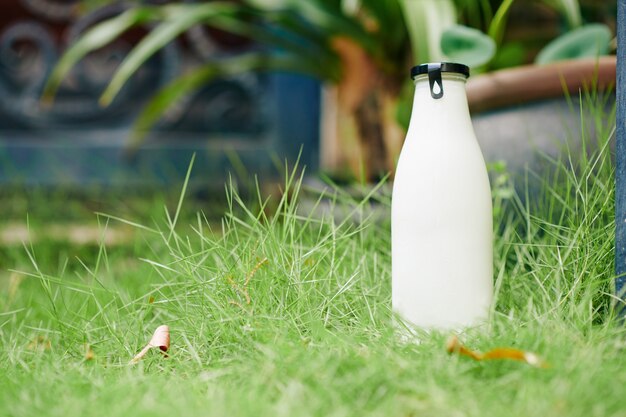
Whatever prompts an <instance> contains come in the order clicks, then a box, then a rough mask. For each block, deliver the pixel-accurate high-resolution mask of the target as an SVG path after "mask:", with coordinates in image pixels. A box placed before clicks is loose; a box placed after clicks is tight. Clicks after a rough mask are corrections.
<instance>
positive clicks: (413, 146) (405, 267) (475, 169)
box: [391, 63, 493, 330]
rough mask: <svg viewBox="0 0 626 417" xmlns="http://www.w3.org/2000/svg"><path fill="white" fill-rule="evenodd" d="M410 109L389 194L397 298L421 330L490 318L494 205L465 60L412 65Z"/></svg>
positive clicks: (400, 308)
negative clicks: (474, 125)
mask: <svg viewBox="0 0 626 417" xmlns="http://www.w3.org/2000/svg"><path fill="white" fill-rule="evenodd" d="M411 77H412V78H413V80H414V83H415V98H414V101H413V113H412V115H411V121H410V125H409V130H408V132H407V137H406V140H405V142H404V145H403V148H402V152H401V154H400V158H399V160H398V165H397V170H396V175H395V181H394V184H393V196H392V215H391V220H392V227H391V236H392V304H393V309H394V311H395V312H397V313H398V314H399V315H400V316H401V317H402V318H403V319H404V320H406V321H407V322H408V323H410V324H412V325H415V326H417V327H419V328H422V329H439V330H446V329H461V328H464V327H468V326H474V325H478V324H480V323H482V322H484V321H485V320H486V319H487V316H488V314H489V310H490V306H491V302H492V292H493V278H492V274H493V271H492V268H493V266H492V258H493V246H492V245H493V243H492V221H493V220H492V203H491V191H490V186H489V178H488V176H487V170H486V167H485V162H484V159H483V156H482V153H481V151H480V148H479V146H478V143H477V141H476V136H475V134H474V130H473V128H472V122H471V119H470V115H469V109H468V105H467V96H466V93H465V82H466V79H467V77H469V68H468V67H466V66H465V65H462V64H454V63H436V64H423V65H419V66H417V67H414V68H413V69H412V70H411Z"/></svg>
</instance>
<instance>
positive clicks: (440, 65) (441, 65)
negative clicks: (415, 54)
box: [411, 62, 470, 78]
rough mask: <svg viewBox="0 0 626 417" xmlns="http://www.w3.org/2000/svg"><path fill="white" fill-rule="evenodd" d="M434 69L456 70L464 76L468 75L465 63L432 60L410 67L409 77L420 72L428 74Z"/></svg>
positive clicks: (442, 70)
mask: <svg viewBox="0 0 626 417" xmlns="http://www.w3.org/2000/svg"><path fill="white" fill-rule="evenodd" d="M434 69H439V71H441V72H456V73H457V74H461V75H465V76H466V77H469V76H470V70H469V67H468V66H467V65H463V64H458V63H456V62H433V63H428V64H422V65H417V66H415V67H413V68H411V78H415V77H417V76H418V75H421V74H428V73H429V72H430V71H432V70H434Z"/></svg>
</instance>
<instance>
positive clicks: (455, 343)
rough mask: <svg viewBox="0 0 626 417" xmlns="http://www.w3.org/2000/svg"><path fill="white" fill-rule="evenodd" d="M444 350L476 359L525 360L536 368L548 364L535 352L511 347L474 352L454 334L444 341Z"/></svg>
mask: <svg viewBox="0 0 626 417" xmlns="http://www.w3.org/2000/svg"><path fill="white" fill-rule="evenodd" d="M446 350H447V351H448V353H450V354H452V353H456V354H458V355H461V356H467V357H470V358H472V359H474V360H476V361H482V360H490V359H506V360H514V361H520V362H526V363H527V364H529V365H531V366H535V367H537V368H547V367H548V364H547V363H546V362H545V361H543V359H541V358H540V357H539V356H538V355H537V354H535V353H533V352H526V351H524V350H519V349H513V348H507V347H505V348H496V349H493V350H490V351H489V352H486V353H481V352H476V351H473V350H471V349H468V348H467V347H465V346H463V345H462V344H461V342H460V341H459V338H458V337H457V336H455V335H453V336H451V337H450V338H449V339H448V342H447V343H446Z"/></svg>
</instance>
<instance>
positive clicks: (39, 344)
mask: <svg viewBox="0 0 626 417" xmlns="http://www.w3.org/2000/svg"><path fill="white" fill-rule="evenodd" d="M51 347H52V344H51V343H50V339H48V338H47V337H45V336H35V337H34V338H33V340H31V341H30V343H29V344H28V345H27V346H26V348H27V349H28V350H34V351H37V352H43V351H46V350H50V348H51Z"/></svg>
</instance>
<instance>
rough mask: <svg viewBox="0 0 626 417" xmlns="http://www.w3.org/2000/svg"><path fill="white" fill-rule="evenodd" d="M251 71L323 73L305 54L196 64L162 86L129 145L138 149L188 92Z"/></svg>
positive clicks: (251, 55) (251, 56)
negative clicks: (316, 70) (153, 128)
mask: <svg viewBox="0 0 626 417" xmlns="http://www.w3.org/2000/svg"><path fill="white" fill-rule="evenodd" d="M250 71H287V72H296V73H300V74H308V75H312V76H319V74H316V73H315V72H314V71H315V65H313V64H312V63H311V62H310V61H309V60H306V59H302V57H299V56H292V55H286V54H281V55H270V54H263V53H256V52H251V53H247V54H242V55H237V56H233V57H229V58H224V59H222V60H219V61H215V62H211V63H209V64H205V65H203V66H200V67H198V68H194V69H193V70H191V71H190V72H188V73H187V74H185V75H183V76H181V77H178V78H176V79H175V80H174V81H172V82H171V83H169V84H168V85H166V86H165V87H164V88H162V89H161V90H160V91H159V92H158V93H157V94H156V95H155V96H154V97H153V98H152V99H151V100H150V102H148V104H147V105H146V106H145V107H144V108H143V109H142V111H141V114H140V115H139V117H137V119H136V120H135V123H134V125H133V134H132V137H131V140H130V143H129V146H128V149H129V150H130V151H133V150H134V149H136V148H137V147H138V146H139V145H140V144H141V142H142V141H143V139H144V137H145V135H146V134H147V132H148V131H149V130H150V129H151V128H152V126H154V124H155V123H156V122H157V121H158V120H159V119H160V118H161V116H162V115H163V114H164V113H165V112H166V111H167V110H168V109H169V108H170V107H171V106H173V105H174V104H176V103H177V102H178V101H179V100H181V99H182V98H184V97H185V96H187V95H188V94H190V93H192V92H193V91H195V90H197V89H198V88H200V87H201V86H203V85H205V84H207V83H209V82H211V81H212V80H214V79H216V78H218V77H225V76H226V77H227V76H233V75H236V74H241V73H245V72H250Z"/></svg>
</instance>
